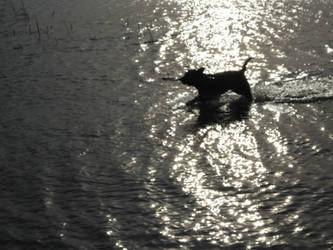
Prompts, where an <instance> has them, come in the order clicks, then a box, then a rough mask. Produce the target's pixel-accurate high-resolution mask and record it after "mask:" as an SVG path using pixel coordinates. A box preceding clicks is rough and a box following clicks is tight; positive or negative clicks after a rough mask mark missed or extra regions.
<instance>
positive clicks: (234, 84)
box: [179, 57, 253, 102]
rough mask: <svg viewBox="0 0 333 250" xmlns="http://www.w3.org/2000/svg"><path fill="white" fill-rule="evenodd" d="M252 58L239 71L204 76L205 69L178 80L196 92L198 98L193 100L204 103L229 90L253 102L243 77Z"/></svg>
mask: <svg viewBox="0 0 333 250" xmlns="http://www.w3.org/2000/svg"><path fill="white" fill-rule="evenodd" d="M252 59H253V58H252V57H250V58H248V59H247V60H246V61H245V62H244V64H243V67H242V69H241V70H238V71H225V72H221V73H216V74H204V73H203V72H204V70H205V68H200V69H198V70H195V69H194V70H189V71H187V72H186V73H185V74H184V76H183V77H181V78H179V80H180V81H181V82H182V83H183V84H185V85H188V86H193V87H195V88H196V89H197V90H198V96H197V97H196V98H195V99H194V100H193V102H195V101H204V100H211V99H213V98H218V97H219V96H220V95H221V94H223V93H225V92H227V91H228V90H231V91H233V92H235V93H237V94H239V95H242V96H244V97H246V98H247V100H248V101H249V102H252V101H253V96H252V93H251V89H250V85H249V83H248V81H247V79H246V77H245V71H246V65H247V63H248V62H249V61H250V60H252Z"/></svg>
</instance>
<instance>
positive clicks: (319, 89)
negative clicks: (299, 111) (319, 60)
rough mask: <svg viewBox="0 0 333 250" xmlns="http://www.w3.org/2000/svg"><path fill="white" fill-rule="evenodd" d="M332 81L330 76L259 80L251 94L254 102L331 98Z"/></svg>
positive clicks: (307, 100) (295, 101)
mask: <svg viewBox="0 0 333 250" xmlns="http://www.w3.org/2000/svg"><path fill="white" fill-rule="evenodd" d="M332 83H333V78H332V77H331V76H328V77H324V78H319V77H312V78H309V77H306V78H302V79H295V80H287V81H278V82H270V83H266V82H260V83H258V84H257V85H256V86H255V87H254V88H253V95H254V99H255V102H256V103H261V102H275V103H311V102H317V101H322V100H329V99H333V86H332Z"/></svg>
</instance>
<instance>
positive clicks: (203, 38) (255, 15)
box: [141, 0, 332, 248]
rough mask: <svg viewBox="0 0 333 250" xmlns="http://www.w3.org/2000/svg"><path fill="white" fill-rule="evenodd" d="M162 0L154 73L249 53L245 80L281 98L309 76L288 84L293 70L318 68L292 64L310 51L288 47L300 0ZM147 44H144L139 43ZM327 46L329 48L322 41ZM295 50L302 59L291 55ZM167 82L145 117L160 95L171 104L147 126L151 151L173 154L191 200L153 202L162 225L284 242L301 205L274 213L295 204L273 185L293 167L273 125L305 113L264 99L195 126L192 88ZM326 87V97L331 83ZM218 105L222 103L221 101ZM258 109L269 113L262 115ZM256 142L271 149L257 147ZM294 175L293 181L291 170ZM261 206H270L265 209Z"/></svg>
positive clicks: (237, 59)
mask: <svg viewBox="0 0 333 250" xmlns="http://www.w3.org/2000/svg"><path fill="white" fill-rule="evenodd" d="M163 4H164V5H163ZM163 6H164V7H165V9H164V10H163V15H162V16H163V21H164V22H165V23H166V28H165V30H166V32H165V34H164V37H163V39H161V40H159V41H158V42H157V44H158V45H159V50H158V53H157V55H156V57H157V58H156V59H155V60H154V65H155V72H156V73H158V74H164V75H166V74H169V73H171V74H174V75H181V74H182V72H184V68H185V69H186V67H190V68H199V67H205V68H206V69H207V72H209V73H216V72H219V71H225V70H232V69H238V68H239V67H240V65H241V64H242V62H243V61H244V59H245V58H247V57H249V56H252V57H254V58H255V61H253V62H251V63H250V65H249V67H248V71H247V73H246V75H247V78H248V79H249V82H250V85H252V87H254V86H255V85H258V84H262V85H263V86H267V89H269V90H270V91H271V93H274V94H275V95H276V96H278V95H280V96H283V97H288V95H289V96H292V95H293V93H297V94H296V95H295V96H296V97H299V96H301V94H299V93H300V90H301V89H302V88H303V89H304V90H305V89H306V91H307V94H309V86H308V85H306V84H304V83H301V84H300V85H299V86H298V88H297V89H295V87H294V86H291V84H294V82H292V83H290V85H289V82H288V81H289V80H290V79H294V78H295V76H296V75H297V77H298V79H304V78H307V77H309V76H310V75H311V71H312V70H318V68H311V67H312V66H309V67H305V68H304V71H303V72H298V71H297V68H298V67H299V66H300V65H310V63H309V62H310V61H311V60H312V59H313V56H314V54H316V53H317V52H313V53H314V54H312V52H307V51H306V50H302V49H300V47H298V48H297V47H296V46H294V43H296V42H297V41H296V39H297V38H298V37H299V36H304V30H303V29H304V27H303V26H302V27H301V26H300V24H301V23H302V21H303V20H300V18H301V17H302V16H303V15H307V12H306V8H307V5H306V4H303V3H301V2H298V1H293V4H288V3H287V2H286V1H284V3H283V4H282V3H280V2H277V1H272V2H265V1H255V2H253V1H252V2H244V1H211V0H192V1H183V0H177V1H176V0H175V1H168V2H167V3H165V2H162V4H161V6H160V7H158V9H157V10H156V12H158V11H160V9H163ZM166 6H167V7H166ZM322 15H324V16H325V17H326V16H327V15H328V14H327V12H325V13H324V14H323V13H320V15H319V16H318V17H317V18H318V20H319V22H320V21H321V20H322V19H321V16H322ZM171 17H173V18H171ZM316 20H317V19H316ZM157 29H158V28H156V30H157ZM314 39H317V38H314ZM325 46H326V44H325ZM147 48H148V47H147V46H145V47H144V48H142V52H145V51H146V50H147ZM324 48H325V49H326V51H327V53H329V52H328V51H329V50H328V49H327V46H326V47H324ZM315 49H316V50H320V48H315ZM142 55H146V54H144V53H143V54H142ZM300 56H301V57H302V61H301V62H300V61H297V60H294V59H295V58H297V57H300ZM320 60H323V61H325V60H326V61H327V59H320ZM287 62H288V63H287ZM172 63H174V65H173V66H171V65H172ZM320 70H323V69H320ZM145 74H147V76H146V78H145ZM141 76H142V77H143V78H145V79H148V72H145V71H142V74H141ZM283 80H286V83H283V82H282V81H283ZM310 80H311V79H310ZM313 81H315V79H313ZM328 83H329V80H327V81H325V80H323V81H322V82H321V83H316V84H315V86H316V88H317V89H318V86H320V84H323V85H324V87H322V88H320V90H319V91H321V93H320V94H321V95H322V92H323V91H322V90H323V89H325V88H327V86H328ZM302 84H303V85H302ZM280 85H283V86H284V88H281V86H280ZM170 88H173V89H176V93H174V92H172V91H171V92H170V93H169V94H168V95H167V97H166V99H165V100H158V102H157V103H158V104H157V105H156V106H155V107H152V108H151V109H150V110H149V112H148V113H147V119H148V120H152V119H153V118H154V119H156V118H157V117H158V115H159V110H160V108H161V107H162V106H164V105H165V103H164V102H166V104H167V105H169V107H171V111H170V113H169V114H170V117H167V118H165V119H164V122H166V124H167V126H169V127H168V128H167V129H166V133H165V134H164V135H163V136H162V135H161V134H159V126H158V125H156V124H154V125H152V127H151V134H150V137H151V138H152V139H153V140H155V141H156V142H160V143H161V144H162V147H163V149H162V150H161V149H159V151H158V152H157V154H158V155H160V156H161V157H162V158H164V159H165V158H168V159H170V158H171V160H170V161H171V162H170V170H169V176H168V178H171V179H172V180H173V181H174V182H176V183H177V184H178V185H179V186H180V187H181V189H182V191H183V192H184V193H185V194H186V195H189V196H191V197H192V198H194V200H195V203H196V206H195V207H194V208H187V209H189V210H190V211H191V212H190V213H188V214H186V215H185V214H183V215H182V216H181V217H179V216H177V215H176V212H174V211H173V208H172V207H168V206H166V205H163V204H161V203H159V202H156V203H154V202H153V203H152V207H153V208H154V209H155V211H156V217H157V218H159V219H160V221H161V223H162V224H163V225H164V229H163V230H161V234H163V235H164V236H166V237H169V238H170V239H176V240H177V241H178V242H179V243H180V245H181V244H183V243H186V242H189V241H204V242H209V243H210V244H212V245H216V244H217V245H233V244H242V243H243V242H247V247H248V248H251V247H254V246H258V245H260V246H271V245H278V244H284V243H285V238H286V236H284V235H282V233H281V227H284V226H285V225H293V233H294V234H298V233H302V230H303V227H302V226H300V225H299V223H298V222H297V221H298V218H299V214H300V213H301V212H302V211H300V210H299V211H295V212H293V213H290V215H288V216H285V217H283V218H282V219H281V221H277V219H276V218H275V219H273V217H274V215H276V214H279V213H281V212H283V211H285V210H286V209H287V208H288V207H290V206H292V205H293V202H294V199H295V197H294V195H287V194H285V193H284V192H281V191H280V190H279V188H278V187H277V186H276V183H278V182H279V181H280V180H281V178H283V176H284V175H285V174H286V173H288V171H289V170H288V169H292V168H293V167H294V165H293V159H292V157H290V156H289V154H290V152H289V148H288V139H287V138H286V137H285V136H283V135H282V133H281V131H280V130H279V127H278V126H276V124H279V123H280V122H281V116H283V115H284V114H289V115H293V116H295V117H297V118H299V119H302V118H303V117H302V115H300V114H298V113H297V111H296V110H295V109H294V108H293V107H292V106H289V107H286V106H283V105H282V106H276V105H275V106H271V105H269V104H267V105H263V106H262V107H260V108H259V106H258V105H256V104H254V105H252V107H251V109H250V111H249V114H248V117H250V118H249V119H247V117H245V119H234V118H233V117H231V118H230V119H229V120H227V121H225V120H220V123H221V124H219V122H217V123H213V124H210V123H207V124H205V122H204V124H201V125H200V126H198V121H195V120H196V116H197V113H195V112H189V111H188V110H186V107H185V106H186V105H185V104H184V102H185V101H184V99H188V96H189V95H191V94H188V92H185V93H184V92H181V91H180V90H179V85H174V86H172V87H170ZM255 95H256V94H255ZM257 95H258V96H259V94H258V93H257ZM297 95H298V96H297ZM328 95H329V96H331V95H332V91H331V92H330V94H328ZM258 96H257V97H258ZM259 97H260V96H259ZM259 97H258V100H259ZM272 99H274V98H272ZM269 100H270V99H269ZM291 100H292V99H291ZM277 101H278V99H277ZM216 110H217V111H216V112H222V111H221V110H222V109H216ZM263 110H265V112H268V113H270V114H271V117H269V118H267V117H264V115H263V114H262V112H263ZM223 112H225V111H223ZM199 113H200V112H199ZM228 115H230V111H228V110H227V111H226V112H225V116H228ZM188 124H192V125H193V124H194V125H193V127H191V126H192V125H188ZM188 126H189V127H191V128H190V129H189V128H188ZM263 144H264V146H265V147H267V148H269V149H270V152H273V154H272V155H263V152H264V149H263V148H262V147H263ZM170 152H173V153H174V155H173V154H171V153H170ZM175 152H176V153H175ZM277 161H278V162H277ZM276 163H277V164H280V165H282V166H284V168H282V169H283V170H282V171H276V172H274V173H273V172H272V170H271V166H272V164H276ZM157 174H158V173H157V172H156V171H155V172H150V177H151V179H152V180H155V177H156V175H157ZM291 183H292V184H293V185H296V184H297V183H298V180H297V178H296V179H293V180H292V181H291ZM274 199H277V200H278V203H275V204H274V206H272V205H271V203H270V201H271V200H274ZM267 203H269V204H270V205H267ZM184 206H185V207H186V205H184ZM263 207H268V208H267V209H264V210H263V209H262V208H263ZM180 228H182V229H183V230H181V229H180ZM180 231H193V233H192V236H191V235H190V234H189V235H186V234H185V235H184V234H182V233H181V232H180Z"/></svg>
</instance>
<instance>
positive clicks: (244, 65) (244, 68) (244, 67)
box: [242, 57, 253, 72]
mask: <svg viewBox="0 0 333 250" xmlns="http://www.w3.org/2000/svg"><path fill="white" fill-rule="evenodd" d="M252 59H253V57H249V58H248V59H247V60H246V61H245V62H244V64H243V67H242V71H243V72H245V70H246V64H247V63H248V62H249V61H251V60H252Z"/></svg>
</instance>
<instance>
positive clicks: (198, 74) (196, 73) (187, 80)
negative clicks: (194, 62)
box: [179, 68, 205, 86]
mask: <svg viewBox="0 0 333 250" xmlns="http://www.w3.org/2000/svg"><path fill="white" fill-rule="evenodd" d="M204 70H205V68H200V69H191V70H189V71H187V72H186V73H185V74H184V76H183V77H181V78H179V80H180V81H181V82H182V83H183V84H185V85H189V86H196V85H197V84H198V83H199V82H200V81H201V80H202V79H203V78H204V74H203V72H204Z"/></svg>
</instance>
